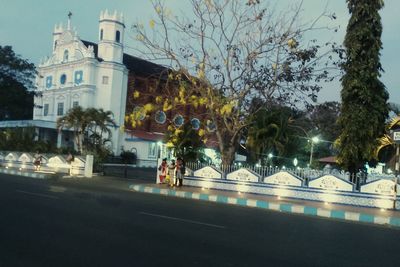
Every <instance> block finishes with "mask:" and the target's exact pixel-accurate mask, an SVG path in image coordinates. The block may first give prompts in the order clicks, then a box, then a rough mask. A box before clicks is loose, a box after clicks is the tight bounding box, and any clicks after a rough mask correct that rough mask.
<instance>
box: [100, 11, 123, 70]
mask: <svg viewBox="0 0 400 267" xmlns="http://www.w3.org/2000/svg"><path fill="white" fill-rule="evenodd" d="M124 31H125V24H124V18H123V15H122V14H120V15H118V14H117V11H114V13H113V14H111V13H109V12H108V10H107V9H106V10H105V11H102V12H101V13H100V20H99V45H98V49H99V50H98V57H99V58H101V59H103V60H104V61H111V62H116V63H122V56H123V53H124V46H123V42H124Z"/></svg>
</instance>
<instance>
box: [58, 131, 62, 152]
mask: <svg viewBox="0 0 400 267" xmlns="http://www.w3.org/2000/svg"><path fill="white" fill-rule="evenodd" d="M61 142H62V131H58V133H57V148H60V147H61Z"/></svg>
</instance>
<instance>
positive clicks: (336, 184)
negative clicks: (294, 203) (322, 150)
mask: <svg viewBox="0 0 400 267" xmlns="http://www.w3.org/2000/svg"><path fill="white" fill-rule="evenodd" d="M197 167H201V165H196V164H192V163H188V164H187V172H186V175H187V177H186V178H185V184H186V185H190V186H195V187H202V188H209V189H222V190H229V191H237V192H242V193H246V192H247V193H257V194H264V195H271V196H277V197H287V198H293V199H306V200H314V201H323V202H328V203H339V204H350V205H358V206H365V207H379V208H385V209H398V208H399V199H400V197H399V196H400V193H399V190H398V189H399V185H398V184H397V179H396V178H395V179H371V180H370V181H368V179H366V178H365V177H362V176H360V177H361V178H363V179H364V180H363V181H362V183H361V182H359V183H358V184H357V183H355V182H354V181H351V178H352V177H350V176H349V175H337V173H335V172H327V171H315V170H289V169H278V168H263V167H254V168H245V167H243V166H230V167H223V166H221V168H217V167H216V166H205V167H202V168H197ZM360 180H361V179H359V181H360Z"/></svg>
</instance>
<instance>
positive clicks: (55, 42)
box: [54, 40, 57, 49]
mask: <svg viewBox="0 0 400 267" xmlns="http://www.w3.org/2000/svg"><path fill="white" fill-rule="evenodd" d="M56 47H57V40H56V41H54V49H56Z"/></svg>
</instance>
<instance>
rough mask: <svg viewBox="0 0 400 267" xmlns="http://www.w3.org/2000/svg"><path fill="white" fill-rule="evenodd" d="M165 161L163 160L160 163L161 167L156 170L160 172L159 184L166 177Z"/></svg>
mask: <svg viewBox="0 0 400 267" xmlns="http://www.w3.org/2000/svg"><path fill="white" fill-rule="evenodd" d="M167 168H168V166H167V159H166V158H165V159H163V160H162V162H161V165H160V166H159V167H158V170H159V171H160V176H159V177H160V184H163V183H164V180H165V177H167Z"/></svg>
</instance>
